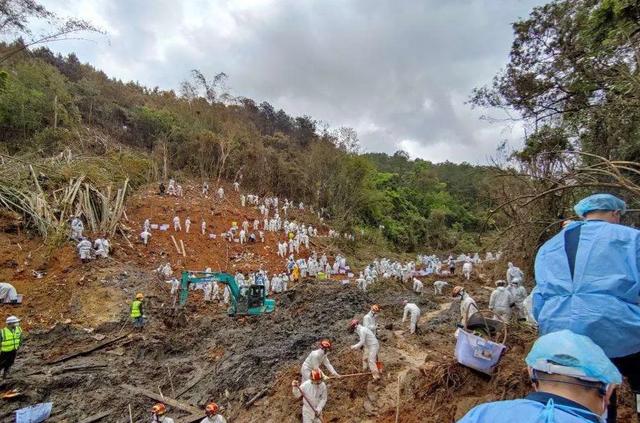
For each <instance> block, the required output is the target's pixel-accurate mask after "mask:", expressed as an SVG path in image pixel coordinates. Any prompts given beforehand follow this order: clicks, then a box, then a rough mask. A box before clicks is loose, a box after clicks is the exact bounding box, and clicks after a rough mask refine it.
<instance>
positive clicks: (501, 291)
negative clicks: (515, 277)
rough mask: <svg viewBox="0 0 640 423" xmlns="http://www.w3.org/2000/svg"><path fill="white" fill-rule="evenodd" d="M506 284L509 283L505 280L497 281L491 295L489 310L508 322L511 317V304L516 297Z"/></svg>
mask: <svg viewBox="0 0 640 423" xmlns="http://www.w3.org/2000/svg"><path fill="white" fill-rule="evenodd" d="M506 285H507V283H506V282H505V281H503V280H499V281H496V286H497V288H496V289H494V290H493V292H492V293H491V297H489V310H491V311H493V313H494V314H495V315H496V316H498V317H501V318H502V319H503V320H505V321H507V322H508V321H509V319H510V318H511V306H512V305H513V303H514V298H513V295H511V292H509V290H508V289H507V286H506Z"/></svg>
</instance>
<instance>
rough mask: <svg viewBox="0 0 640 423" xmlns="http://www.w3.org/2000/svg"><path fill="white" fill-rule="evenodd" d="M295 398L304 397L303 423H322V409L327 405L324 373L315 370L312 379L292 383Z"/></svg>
mask: <svg viewBox="0 0 640 423" xmlns="http://www.w3.org/2000/svg"><path fill="white" fill-rule="evenodd" d="M291 388H292V391H293V396H294V397H296V398H300V397H302V423H322V409H323V408H324V406H325V404H326V403H327V385H326V384H325V383H324V382H323V381H322V372H321V371H320V370H319V369H315V370H313V371H312V372H311V379H310V380H307V381H304V382H302V384H300V383H298V381H297V380H294V381H293V382H291Z"/></svg>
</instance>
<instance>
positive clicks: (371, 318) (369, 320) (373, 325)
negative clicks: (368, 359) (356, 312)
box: [362, 311, 378, 335]
mask: <svg viewBox="0 0 640 423" xmlns="http://www.w3.org/2000/svg"><path fill="white" fill-rule="evenodd" d="M362 325H363V326H364V327H366V328H368V329H369V330H370V331H371V332H373V334H374V335H375V334H376V332H377V331H378V322H376V314H375V313H374V312H373V311H370V312H368V313H367V314H365V315H364V317H363V318H362Z"/></svg>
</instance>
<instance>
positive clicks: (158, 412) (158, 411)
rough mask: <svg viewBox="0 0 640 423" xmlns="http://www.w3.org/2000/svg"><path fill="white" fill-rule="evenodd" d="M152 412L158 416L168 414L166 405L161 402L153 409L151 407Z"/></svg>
mask: <svg viewBox="0 0 640 423" xmlns="http://www.w3.org/2000/svg"><path fill="white" fill-rule="evenodd" d="M151 412H152V413H153V414H156V415H158V416H162V415H163V414H164V413H166V412H167V407H166V406H165V405H164V404H162V403H160V402H159V403H157V404H156V405H154V406H153V407H151Z"/></svg>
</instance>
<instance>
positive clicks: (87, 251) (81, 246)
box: [77, 239, 92, 260]
mask: <svg viewBox="0 0 640 423" xmlns="http://www.w3.org/2000/svg"><path fill="white" fill-rule="evenodd" d="M77 248H78V253H79V254H80V259H81V260H91V259H92V257H91V252H92V245H91V241H89V240H88V239H83V240H82V241H80V242H79V243H78V247H77Z"/></svg>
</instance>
